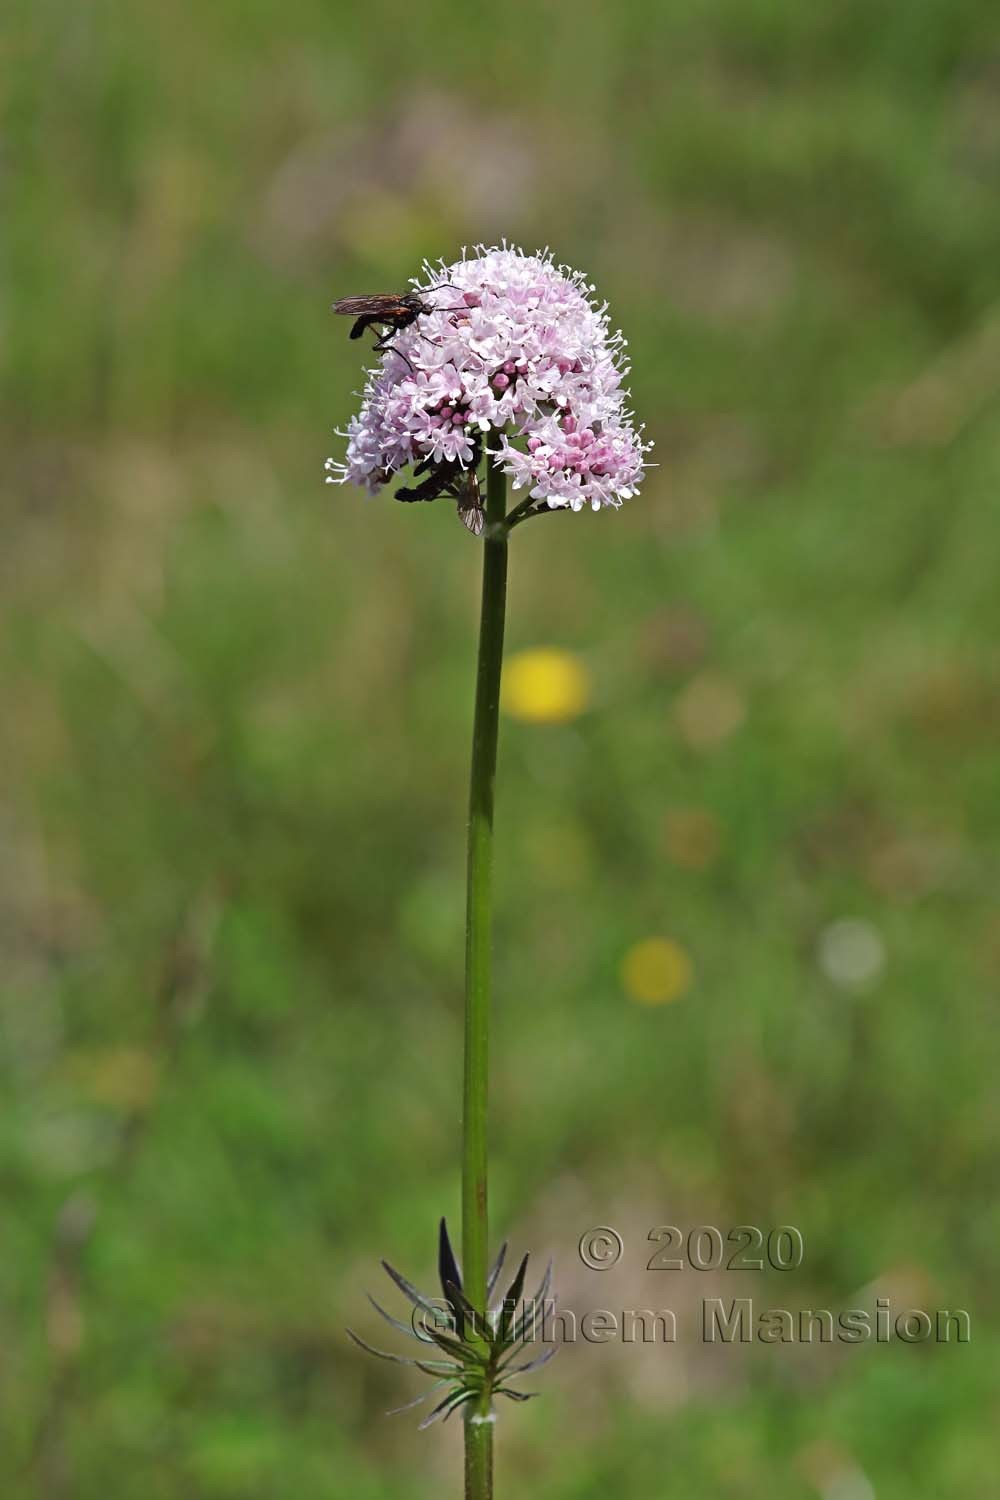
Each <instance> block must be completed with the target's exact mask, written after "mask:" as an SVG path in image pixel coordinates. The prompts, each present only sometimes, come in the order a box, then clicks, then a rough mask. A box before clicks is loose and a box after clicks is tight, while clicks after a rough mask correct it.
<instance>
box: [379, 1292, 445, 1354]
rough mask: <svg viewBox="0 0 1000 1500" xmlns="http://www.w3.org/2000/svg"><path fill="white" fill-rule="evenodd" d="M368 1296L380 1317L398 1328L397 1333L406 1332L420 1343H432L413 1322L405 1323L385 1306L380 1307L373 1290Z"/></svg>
mask: <svg viewBox="0 0 1000 1500" xmlns="http://www.w3.org/2000/svg"><path fill="white" fill-rule="evenodd" d="M366 1296H367V1298H368V1301H369V1302H370V1303H371V1305H372V1307H374V1309H375V1311H376V1312H377V1313H378V1315H379V1317H380V1318H384V1319H385V1321H386V1322H387V1323H388V1324H389V1325H390V1326H391V1327H392V1328H395V1329H396V1331H397V1333H405V1334H406V1335H407V1337H408V1338H411V1339H416V1340H417V1343H418V1344H429V1343H430V1339H427V1338H423V1337H421V1335H420V1334H419V1333H418V1332H417V1330H416V1329H415V1328H414V1326H413V1324H412V1323H404V1322H402V1321H401V1319H399V1318H394V1317H393V1316H392V1313H387V1312H386V1310H385V1308H384V1307H380V1306H379V1305H378V1303H377V1302H376V1301H375V1298H374V1297H373V1296H372V1294H371V1292H367V1293H366Z"/></svg>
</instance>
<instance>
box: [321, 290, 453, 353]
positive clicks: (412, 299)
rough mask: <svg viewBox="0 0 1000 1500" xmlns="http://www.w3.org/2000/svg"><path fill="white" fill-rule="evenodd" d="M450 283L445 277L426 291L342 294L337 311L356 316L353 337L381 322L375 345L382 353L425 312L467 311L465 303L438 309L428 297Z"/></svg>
mask: <svg viewBox="0 0 1000 1500" xmlns="http://www.w3.org/2000/svg"><path fill="white" fill-rule="evenodd" d="M446 286H451V282H450V281H443V282H441V283H440V284H439V285H438V286H431V287H427V289H426V290H425V291H422V292H373V293H372V294H371V295H370V296H367V297H341V298H340V300H339V301H338V302H335V303H334V304H333V311H334V312H335V313H339V314H340V315H341V316H343V317H347V318H354V319H355V323H354V327H353V328H352V329H351V338H352V339H359V338H360V337H361V335H362V334H363V333H364V331H365V329H366V328H375V327H378V326H380V327H381V329H382V332H381V333H380V334H379V336H378V339H377V340H376V343H375V348H376V350H377V351H378V352H379V353H382V352H383V351H384V350H386V349H391V348H392V343H391V340H392V339H393V338H395V336H396V334H397V333H402V331H403V329H404V328H409V327H410V326H411V325H412V324H413V323H415V322H416V321H417V319H418V318H421V317H423V316H424V315H425V314H427V313H432V312H435V311H439V312H464V311H465V309H464V307H462V308H437V309H435V307H434V304H433V303H432V302H426V301H425V300H424V298H425V297H427V296H429V294H430V293H431V292H438V291H440V290H441V289H442V287H446ZM455 290H457V288H455ZM397 352H398V351H397ZM403 357H404V358H405V355H404V356H403Z"/></svg>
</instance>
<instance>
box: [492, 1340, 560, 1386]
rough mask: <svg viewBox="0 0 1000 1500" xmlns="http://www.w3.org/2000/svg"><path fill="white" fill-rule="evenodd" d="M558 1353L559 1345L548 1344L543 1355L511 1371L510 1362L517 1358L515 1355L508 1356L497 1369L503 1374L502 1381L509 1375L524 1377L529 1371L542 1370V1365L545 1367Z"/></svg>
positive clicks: (516, 1366)
mask: <svg viewBox="0 0 1000 1500" xmlns="http://www.w3.org/2000/svg"><path fill="white" fill-rule="evenodd" d="M558 1353H559V1345H558V1344H550V1345H549V1346H548V1348H547V1349H546V1350H545V1353H544V1354H540V1355H539V1356H538V1358H537V1359H529V1360H528V1363H527V1364H525V1365H515V1366H514V1367H513V1369H511V1365H510V1362H511V1360H512V1359H516V1358H517V1356H516V1355H515V1354H510V1355H508V1356H507V1358H506V1360H505V1361H504V1362H503V1364H502V1365H498V1367H497V1369H498V1371H502V1372H503V1376H504V1379H505V1380H507V1379H509V1378H510V1376H511V1375H526V1374H527V1373H528V1371H529V1370H540V1369H541V1368H542V1365H547V1364H548V1362H549V1360H550V1359H555V1357H556V1355H557V1354H558Z"/></svg>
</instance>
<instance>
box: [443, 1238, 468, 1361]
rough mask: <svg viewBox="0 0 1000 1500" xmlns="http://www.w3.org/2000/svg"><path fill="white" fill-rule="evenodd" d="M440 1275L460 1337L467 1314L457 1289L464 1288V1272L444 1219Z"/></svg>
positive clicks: (456, 1330)
mask: <svg viewBox="0 0 1000 1500" xmlns="http://www.w3.org/2000/svg"><path fill="white" fill-rule="evenodd" d="M438 1276H439V1277H440V1278H441V1290H442V1291H443V1292H444V1295H445V1300H446V1301H447V1303H448V1305H449V1307H450V1308H451V1310H452V1312H453V1313H454V1314H455V1332H456V1333H457V1335H458V1337H459V1338H463V1337H464V1335H465V1314H464V1312H463V1311H462V1305H461V1303H460V1301H459V1300H458V1298H457V1297H456V1296H455V1291H456V1289H457V1290H458V1291H459V1292H461V1290H462V1273H461V1272H460V1271H459V1269H458V1261H457V1260H456V1259H455V1252H454V1250H452V1248H451V1240H450V1239H449V1238H448V1225H447V1222H446V1221H445V1220H444V1219H442V1220H441V1225H440V1229H439V1231H438Z"/></svg>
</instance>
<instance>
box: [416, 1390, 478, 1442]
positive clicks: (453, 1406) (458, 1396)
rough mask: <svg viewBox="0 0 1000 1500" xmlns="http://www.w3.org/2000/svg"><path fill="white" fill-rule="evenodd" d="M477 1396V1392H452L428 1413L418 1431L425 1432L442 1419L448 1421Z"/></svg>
mask: <svg viewBox="0 0 1000 1500" xmlns="http://www.w3.org/2000/svg"><path fill="white" fill-rule="evenodd" d="M475 1396H476V1392H475V1391H463V1390H458V1391H452V1392H451V1394H450V1395H448V1396H445V1398H444V1400H443V1401H440V1402H438V1404H437V1406H435V1408H434V1410H433V1411H432V1412H430V1413H428V1415H427V1416H426V1417H425V1418H424V1420H423V1421H422V1422H421V1424H420V1426H419V1427H418V1428H417V1431H418V1432H423V1431H424V1429H425V1428H426V1427H430V1426H431V1425H432V1424H433V1423H434V1422H437V1421H439V1420H440V1418H441V1417H444V1418H445V1420H446V1421H447V1419H448V1418H449V1417H450V1416H451V1414H452V1412H453V1411H457V1410H458V1408H459V1407H460V1406H464V1405H465V1403H466V1402H467V1401H472V1400H474V1398H475Z"/></svg>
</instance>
